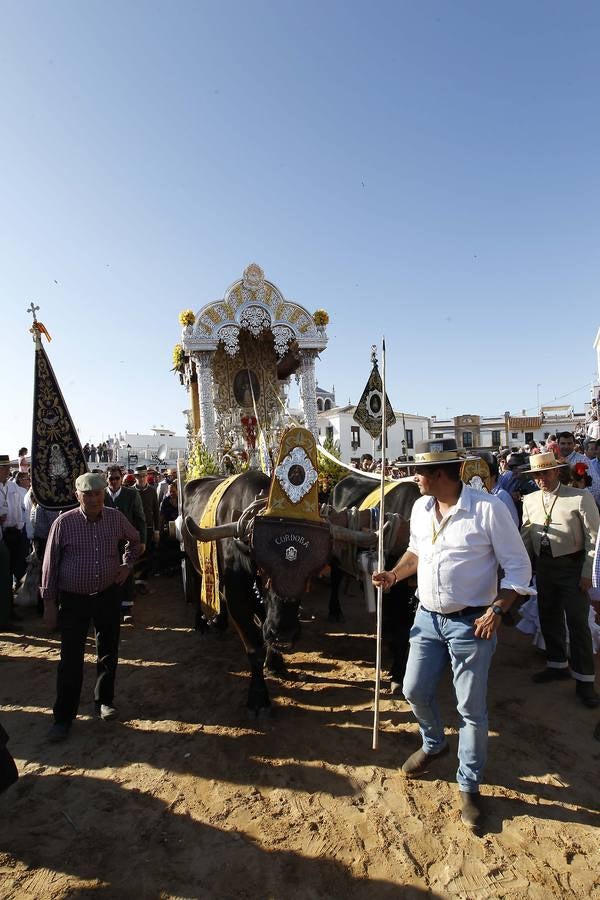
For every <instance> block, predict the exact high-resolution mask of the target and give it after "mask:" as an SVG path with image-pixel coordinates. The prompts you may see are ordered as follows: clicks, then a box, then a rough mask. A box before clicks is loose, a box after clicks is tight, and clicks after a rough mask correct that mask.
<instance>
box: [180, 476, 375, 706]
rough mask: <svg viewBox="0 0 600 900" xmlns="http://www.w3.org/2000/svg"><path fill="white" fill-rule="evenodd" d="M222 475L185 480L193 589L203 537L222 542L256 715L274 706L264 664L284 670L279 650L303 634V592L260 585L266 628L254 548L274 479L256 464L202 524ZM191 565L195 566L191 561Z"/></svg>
mask: <svg viewBox="0 0 600 900" xmlns="http://www.w3.org/2000/svg"><path fill="white" fill-rule="evenodd" d="M221 481H223V479H222V478H216V477H205V478H199V479H195V480H193V481H190V482H188V483H187V484H186V485H185V488H184V491H183V497H182V514H183V518H184V522H185V526H184V528H183V529H182V532H183V534H182V537H183V543H184V548H185V552H186V556H187V563H188V565H187V566H186V572H187V573H189V574H192V567H193V570H194V572H195V575H192V579H193V582H194V584H193V586H192V589H193V590H194V591H197V593H196V596H199V592H200V578H201V575H202V573H201V571H200V563H199V560H198V546H197V541H199V540H200V541H206V540H216V541H218V550H217V553H218V567H219V580H220V585H221V589H222V592H223V595H224V599H225V603H226V608H227V611H228V613H229V616H230V618H231V620H232V621H233V624H234V625H235V628H236V630H237V631H238V634H239V636H240V638H241V640H242V643H243V645H244V648H245V650H246V653H247V656H248V661H249V664H250V686H249V689H248V700H247V705H248V708H249V710H251V712H253V713H255V714H256V715H258V714H260V713H261V712H263V711H268V710H269V707H270V699H269V692H268V690H267V685H266V683H265V678H264V669H265V667H266V668H268V669H269V670H270V671H274V672H276V673H277V672H279V673H280V674H281V672H282V666H283V661H282V659H281V657H280V655H279V653H278V652H277V651H278V650H279V649H287V648H291V647H293V645H294V643H295V642H296V640H297V639H298V636H299V633H300V625H299V619H298V609H299V604H300V595H301V592H302V593H303V592H304V585H303V586H302V591H301V592H300V591H298V593H297V595H296V596H280V595H279V594H277V593H276V592H275V591H274V590H273V588H272V587H271V586H270V579H266V581H265V583H264V587H263V588H262V589H259V592H260V594H261V599H262V602H263V604H264V615H263V617H262V618H263V621H262V627H261V626H260V618H259V616H258V602H257V584H259V583H260V581H261V579H260V578H259V575H260V573H259V572H258V571H257V567H256V563H255V561H254V557H253V551H252V532H253V525H254V520H255V517H256V515H257V513H258V512H259V510H260V509H261V508H262V507H264V506H265V504H266V502H267V497H268V493H269V486H270V480H269V478H268V477H267V476H266V475H264V474H263V473H262V472H260V471H257V470H254V469H251V470H249V471H248V472H245V473H244V474H243V475H240V476H239V477H238V478H237V479H236V481H234V482H233V484H232V485H231V486H230V487H229V489H228V490H227V491H226V492H225V494H224V495H223V497H222V498H221V500H220V502H219V505H218V507H217V519H216V521H217V524H216V525H215V527H214V528H201V527H199V525H198V524H197V523H198V522H200V521H201V518H202V513H203V511H204V508H205V506H206V504H207V502H208V499H209V497H210V496H211V494H212V492H213V491H214V489H215V488H216V486H217V485H218V484H220V482H221ZM330 532H331V536H332V537H333V538H334V539H335V540H337V541H340V540H344V539H346V540H355V541H358V542H359V544H360V545H362V546H368V545H369V544H370V543H373V541H374V540H376V537H374V536H373V535H369V534H361V533H360V532H359V533H356V534H352V533H350V532H349V531H348V530H347V529H344V528H336V527H335V526H330ZM190 564H191V565H190Z"/></svg>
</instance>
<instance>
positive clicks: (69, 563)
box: [40, 472, 140, 741]
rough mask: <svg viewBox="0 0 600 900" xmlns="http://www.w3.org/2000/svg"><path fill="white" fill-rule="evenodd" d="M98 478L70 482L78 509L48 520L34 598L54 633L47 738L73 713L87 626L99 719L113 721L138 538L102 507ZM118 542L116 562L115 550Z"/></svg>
mask: <svg viewBox="0 0 600 900" xmlns="http://www.w3.org/2000/svg"><path fill="white" fill-rule="evenodd" d="M105 489H106V479H105V477H104V475H101V474H96V473H94V472H86V473H85V474H84V475H80V476H79V478H77V480H76V482H75V490H76V495H77V499H78V501H79V507H78V508H77V509H72V510H70V511H69V512H66V513H63V514H62V515H60V516H59V517H58V519H57V520H56V521H55V522H54V523H53V525H52V527H51V529H50V534H49V535H48V543H47V545H46V552H45V554H44V562H43V566H42V581H41V586H40V590H41V594H42V597H43V600H44V621H45V623H46V624H47V625H48V626H49V627H50V628H56V626H57V625H58V628H59V630H60V632H61V647H60V662H59V664H58V675H57V691H56V703H55V704H54V725H53V727H52V729H51V730H50V733H49V735H48V737H49V739H50V740H52V741H61V740H64V739H65V738H66V737H68V735H69V730H70V728H71V723H72V721H73V719H74V718H75V717H76V715H77V709H78V706H79V697H80V694H81V685H82V682H83V657H84V651H85V641H86V637H87V633H88V630H89V627H90V624H93V626H94V630H95V634H96V652H97V657H98V660H97V672H98V677H97V679H96V687H95V691H94V700H95V705H96V711H97V713H98V715H100V716H101V718H103V719H113V718H115V716H116V710H115V708H114V707H113V697H114V688H115V675H116V671H117V661H118V649H119V629H120V622H121V616H120V594H119V591H118V589H117V585H120V584H122V583H123V582H124V581H125V579H126V578H127V576H128V575H129V574H130V572H131V569H132V568H133V564H134V562H135V560H136V559H137V557H138V555H139V552H140V536H139V533H138V531H137V529H136V528H134V527H133V525H131V523H130V522H128V521H127V519H126V518H125V516H124V515H123V513H122V512H120V511H119V510H118V509H111V508H110V507H105V506H104V493H105ZM123 543H124V544H125V551H124V553H123V555H122V557H121V554H120V553H119V546H120V545H122V544H123Z"/></svg>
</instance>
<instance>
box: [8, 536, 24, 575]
mask: <svg viewBox="0 0 600 900" xmlns="http://www.w3.org/2000/svg"><path fill="white" fill-rule="evenodd" d="M4 543H5V544H6V549H7V550H8V552H9V555H10V569H11V573H12V576H13V578H14V579H15V581H20V580H21V578H22V577H23V575H24V574H25V572H26V570H27V537H26V535H25V533H24V532H23V531H22V530H21V529H20V528H5V529H4Z"/></svg>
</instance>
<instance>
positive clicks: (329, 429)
mask: <svg viewBox="0 0 600 900" xmlns="http://www.w3.org/2000/svg"><path fill="white" fill-rule="evenodd" d="M325 440H326V441H332V440H333V425H327V427H326V428H325Z"/></svg>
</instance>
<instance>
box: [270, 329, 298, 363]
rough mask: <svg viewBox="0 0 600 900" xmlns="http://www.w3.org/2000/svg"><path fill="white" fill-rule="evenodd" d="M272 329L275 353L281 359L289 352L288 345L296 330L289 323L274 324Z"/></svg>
mask: <svg viewBox="0 0 600 900" xmlns="http://www.w3.org/2000/svg"><path fill="white" fill-rule="evenodd" d="M271 330H272V332H273V341H274V346H275V353H276V354H277V356H278V357H279V359H281V357H282V356H285V354H286V353H287V349H288V345H289V343H290V341H291V340H293V337H294V332H293V331H292V329H291V328H288V326H287V325H274V326H273V328H272V329H271Z"/></svg>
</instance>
